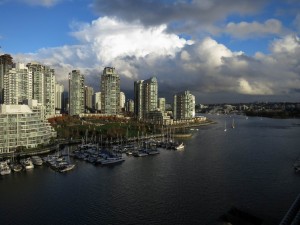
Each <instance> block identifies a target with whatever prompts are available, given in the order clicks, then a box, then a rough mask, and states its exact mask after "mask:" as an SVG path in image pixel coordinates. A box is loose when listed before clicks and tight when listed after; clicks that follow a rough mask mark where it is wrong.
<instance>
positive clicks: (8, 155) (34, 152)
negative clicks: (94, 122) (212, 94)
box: [0, 120, 216, 159]
mask: <svg viewBox="0 0 300 225" xmlns="http://www.w3.org/2000/svg"><path fill="white" fill-rule="evenodd" d="M211 124H216V122H215V121H212V120H209V121H207V122H204V123H195V124H181V125H173V126H172V125H171V126H169V127H170V128H174V129H175V130H176V129H181V128H193V127H200V126H208V125H211ZM192 135H193V134H192V133H186V134H185V133H184V134H180V133H178V134H174V137H176V138H188V137H191V136H192ZM163 136H164V135H163V134H162V133H160V134H152V135H146V136H143V137H132V138H128V140H127V141H129V142H134V141H137V140H146V139H151V138H160V137H163ZM81 142H82V139H75V140H66V139H63V140H61V141H60V142H59V141H58V142H56V143H55V144H53V145H51V146H45V147H42V148H40V149H34V150H32V151H31V150H30V149H26V151H21V152H18V153H14V152H10V153H2V154H0V158H2V159H5V158H12V157H16V158H18V157H19V158H23V157H29V156H34V155H43V154H47V153H50V152H54V151H57V150H59V149H61V148H62V146H65V145H75V144H80V143H81ZM118 143H120V141H113V144H118ZM99 144H101V143H100V142H99ZM102 144H104V145H105V144H106V142H105V141H103V142H102Z"/></svg>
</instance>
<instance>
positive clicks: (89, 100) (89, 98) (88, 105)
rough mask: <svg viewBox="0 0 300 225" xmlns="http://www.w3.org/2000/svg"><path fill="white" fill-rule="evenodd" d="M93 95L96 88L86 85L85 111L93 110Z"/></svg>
mask: <svg viewBox="0 0 300 225" xmlns="http://www.w3.org/2000/svg"><path fill="white" fill-rule="evenodd" d="M93 95H94V88H92V87H88V86H85V87H84V105H85V112H91V110H92V109H93Z"/></svg>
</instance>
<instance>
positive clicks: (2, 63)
mask: <svg viewBox="0 0 300 225" xmlns="http://www.w3.org/2000/svg"><path fill="white" fill-rule="evenodd" d="M13 64H14V63H13V58H12V57H11V56H10V55H8V54H4V55H0V104H2V103H3V102H4V75H5V74H6V73H7V72H8V71H9V70H10V69H11V68H12V67H13Z"/></svg>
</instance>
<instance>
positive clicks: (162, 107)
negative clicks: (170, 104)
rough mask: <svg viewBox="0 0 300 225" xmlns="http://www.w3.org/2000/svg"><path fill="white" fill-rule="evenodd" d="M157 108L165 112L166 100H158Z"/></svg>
mask: <svg viewBox="0 0 300 225" xmlns="http://www.w3.org/2000/svg"><path fill="white" fill-rule="evenodd" d="M157 108H158V109H159V110H160V111H162V112H165V111H166V99H165V98H158V104H157Z"/></svg>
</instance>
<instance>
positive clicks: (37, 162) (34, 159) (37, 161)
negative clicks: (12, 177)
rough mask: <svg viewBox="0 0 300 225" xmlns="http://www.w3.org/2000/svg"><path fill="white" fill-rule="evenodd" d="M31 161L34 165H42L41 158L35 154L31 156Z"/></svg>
mask: <svg viewBox="0 0 300 225" xmlns="http://www.w3.org/2000/svg"><path fill="white" fill-rule="evenodd" d="M31 161H32V163H33V165H35V166H41V165H43V160H42V159H41V157H39V156H37V155H35V156H31Z"/></svg>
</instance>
